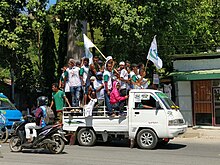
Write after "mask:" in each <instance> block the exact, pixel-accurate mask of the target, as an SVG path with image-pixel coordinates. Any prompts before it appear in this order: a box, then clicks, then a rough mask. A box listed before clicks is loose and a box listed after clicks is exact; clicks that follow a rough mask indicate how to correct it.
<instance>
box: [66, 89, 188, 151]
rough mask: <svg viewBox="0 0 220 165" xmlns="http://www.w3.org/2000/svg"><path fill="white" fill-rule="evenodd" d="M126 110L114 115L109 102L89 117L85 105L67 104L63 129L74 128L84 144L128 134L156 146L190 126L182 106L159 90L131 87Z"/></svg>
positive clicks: (145, 144)
mask: <svg viewBox="0 0 220 165" xmlns="http://www.w3.org/2000/svg"><path fill="white" fill-rule="evenodd" d="M144 105H148V106H151V108H146V107H148V106H144ZM125 113H126V115H125V116H115V117H110V116H107V112H106V111H105V106H96V107H95V108H94V109H93V115H92V116H89V117H85V111H84V109H83V108H81V109H80V108H77V107H75V108H74V107H72V108H67V107H66V108H64V112H63V130H65V131H70V132H74V133H75V135H76V138H77V140H78V142H79V144H80V145H83V146H92V145H94V144H95V142H96V140H102V141H104V142H106V141H108V140H111V139H113V138H116V139H117V138H120V139H124V138H128V139H130V140H131V141H132V142H135V143H137V145H138V146H139V147H140V148H143V149H153V148H155V147H156V145H157V144H158V143H162V144H166V143H168V142H169V140H170V139H173V138H174V137H177V136H178V135H180V134H183V133H184V132H185V131H186V129H187V125H186V124H185V120H184V119H183V116H182V114H181V112H180V111H179V109H178V106H176V105H175V104H174V103H173V102H172V101H171V100H170V99H169V98H168V97H167V95H165V94H164V93H162V92H161V91H158V90H152V89H133V90H131V91H130V92H129V99H128V105H127V106H126V107H125Z"/></svg>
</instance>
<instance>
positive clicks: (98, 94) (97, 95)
mask: <svg viewBox="0 0 220 165" xmlns="http://www.w3.org/2000/svg"><path fill="white" fill-rule="evenodd" d="M103 83H104V81H101V83H100V82H98V81H97V80H95V81H94V82H93V86H94V88H95V90H97V89H99V88H100V87H101V86H102V84H103ZM96 97H97V99H98V100H99V99H104V88H102V89H101V90H100V91H99V92H96Z"/></svg>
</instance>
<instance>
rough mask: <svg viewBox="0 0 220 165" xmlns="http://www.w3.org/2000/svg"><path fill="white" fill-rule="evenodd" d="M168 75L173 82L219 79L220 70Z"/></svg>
mask: <svg viewBox="0 0 220 165" xmlns="http://www.w3.org/2000/svg"><path fill="white" fill-rule="evenodd" d="M170 75H171V76H173V78H174V81H190V80H210V79H220V69H213V70H195V71H188V72H173V73H171V74H170Z"/></svg>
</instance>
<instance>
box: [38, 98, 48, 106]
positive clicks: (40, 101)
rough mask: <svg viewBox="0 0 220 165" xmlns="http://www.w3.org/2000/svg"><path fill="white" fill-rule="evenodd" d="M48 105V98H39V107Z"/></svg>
mask: <svg viewBox="0 0 220 165" xmlns="http://www.w3.org/2000/svg"><path fill="white" fill-rule="evenodd" d="M47 104H48V98H47V97H46V96H40V97H38V98H37V106H38V107H39V106H43V105H47Z"/></svg>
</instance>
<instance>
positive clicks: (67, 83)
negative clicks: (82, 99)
mask: <svg viewBox="0 0 220 165" xmlns="http://www.w3.org/2000/svg"><path fill="white" fill-rule="evenodd" d="M69 70H70V68H67V69H66V71H67V72H68V78H67V80H66V84H65V89H64V92H70V86H69Z"/></svg>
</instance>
